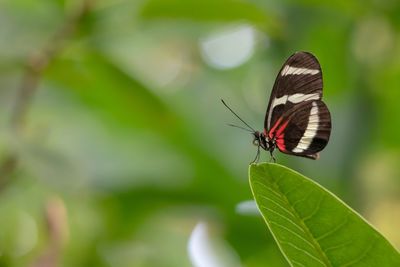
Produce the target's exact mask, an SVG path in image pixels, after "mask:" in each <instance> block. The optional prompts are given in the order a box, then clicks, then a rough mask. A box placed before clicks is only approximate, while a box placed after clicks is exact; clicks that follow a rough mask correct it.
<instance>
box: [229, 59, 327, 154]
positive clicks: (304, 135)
mask: <svg viewBox="0 0 400 267" xmlns="http://www.w3.org/2000/svg"><path fill="white" fill-rule="evenodd" d="M321 99H322V71H321V66H320V65H319V63H318V60H317V58H316V57H315V56H314V55H312V54H311V53H308V52H297V53H295V54H293V55H292V56H290V57H289V58H288V60H286V62H285V63H284V64H283V66H282V68H281V70H280V71H279V73H278V75H277V77H276V80H275V84H274V87H273V89H272V93H271V97H270V99H269V103H268V108H267V113H266V115H265V121H264V131H263V132H259V131H255V130H254V129H253V128H252V127H250V126H249V125H248V124H247V123H246V122H244V121H243V120H242V119H241V118H240V117H239V116H238V115H237V114H236V113H235V112H233V111H232V109H231V108H229V107H228V106H227V105H226V103H225V102H224V101H223V100H222V102H223V104H224V105H225V106H226V107H227V108H228V109H229V110H230V111H232V113H233V114H235V116H237V117H238V118H239V119H240V120H241V121H242V122H243V123H244V124H245V125H246V126H247V127H249V128H250V130H251V132H252V134H253V136H254V140H253V144H255V145H256V146H257V148H258V149H257V155H256V158H255V159H254V161H257V160H258V159H259V157H260V147H261V148H262V149H264V150H266V151H269V152H270V154H271V157H272V159H274V160H275V158H274V157H273V154H272V152H273V151H274V150H275V148H278V149H279V150H280V151H281V152H283V153H286V154H290V155H295V156H301V157H306V158H310V159H318V157H319V153H318V152H319V151H321V150H322V149H324V147H325V146H326V145H327V143H328V141H329V136H330V133H331V115H330V113H329V110H328V108H327V106H326V105H325V103H324V102H322V100H321ZM231 126H234V127H238V126H235V125H231ZM239 128H241V127H239ZM254 161H253V162H254Z"/></svg>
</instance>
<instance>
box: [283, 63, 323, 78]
mask: <svg viewBox="0 0 400 267" xmlns="http://www.w3.org/2000/svg"><path fill="white" fill-rule="evenodd" d="M317 73H319V70H316V69H307V68H297V67H292V66H289V65H286V66H285V67H284V68H283V70H282V71H281V75H282V76H286V75H301V74H311V75H315V74H317Z"/></svg>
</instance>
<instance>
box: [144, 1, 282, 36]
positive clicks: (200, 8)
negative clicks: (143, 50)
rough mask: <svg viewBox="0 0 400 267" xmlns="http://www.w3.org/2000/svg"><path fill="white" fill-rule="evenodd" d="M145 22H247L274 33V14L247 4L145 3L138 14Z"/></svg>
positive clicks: (221, 2) (228, 2)
mask: <svg viewBox="0 0 400 267" xmlns="http://www.w3.org/2000/svg"><path fill="white" fill-rule="evenodd" d="M140 15H141V17H142V18H145V19H190V20H194V21H203V22H204V21H226V22H234V21H243V20H245V21H247V22H249V23H252V24H255V25H257V26H259V27H260V28H261V29H264V30H269V31H272V32H275V30H276V28H277V27H278V26H279V23H277V22H278V21H277V18H276V16H275V15H273V14H270V13H269V12H267V11H266V10H264V9H261V8H260V7H259V6H256V5H254V4H252V3H249V2H243V1H234V0H217V1H213V0H205V1H185V0H168V1H165V0H149V1H147V2H146V4H145V5H144V6H143V8H142V10H141V13H140Z"/></svg>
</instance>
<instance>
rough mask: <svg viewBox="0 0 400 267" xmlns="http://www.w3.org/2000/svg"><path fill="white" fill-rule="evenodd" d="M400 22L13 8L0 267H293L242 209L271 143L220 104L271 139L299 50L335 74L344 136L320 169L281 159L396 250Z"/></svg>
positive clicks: (3, 17) (320, 4)
mask: <svg viewBox="0 0 400 267" xmlns="http://www.w3.org/2000/svg"><path fill="white" fill-rule="evenodd" d="M84 4H86V5H87V6H86V8H84V9H82V5H84ZM399 14H400V3H399V2H398V1H395V0H383V1H377V0H369V1H361V0H360V1H344V0H340V1H313V0H304V1H290V0H285V1H277V0H275V1H272V0H271V1H261V0H252V1H232V0H205V1H184V0H147V1H146V0H136V1H128V0H103V1H61V0H57V1H55V0H41V1H33V0H16V1H11V0H9V1H1V2H0V25H1V27H0V123H1V124H0V126H1V128H0V130H1V131H0V214H1V215H0V229H1V230H0V266H44V265H43V264H44V263H49V264H50V265H49V266H55V264H56V263H59V264H60V266H74V267H79V266H122V267H124V266H143V267H145V266H146V267H147V266H171V267H174V266H192V264H193V262H195V264H197V266H201V265H198V264H199V263H198V262H197V261H196V260H195V256H194V254H193V250H194V251H197V253H200V254H199V255H202V256H201V258H203V259H206V258H207V257H209V258H210V260H214V261H219V262H220V265H219V266H249V267H256V266H278V267H279V266H288V264H287V263H286V262H285V260H284V258H283V256H282V255H281V254H280V252H279V250H278V248H277V246H276V244H275V243H274V240H273V238H272V236H271V235H270V234H269V233H268V231H267V229H266V227H265V224H264V222H263V220H262V218H261V217H260V216H257V215H256V214H255V212H254V210H253V209H252V208H251V206H250V208H246V206H245V207H244V208H243V203H242V202H243V201H247V200H250V199H251V198H252V196H251V192H250V188H249V185H248V178H247V170H248V163H249V162H250V161H251V160H252V159H253V158H254V156H255V153H256V148H255V147H254V146H252V144H251V140H252V138H251V136H250V135H249V134H247V133H246V132H244V131H241V130H237V129H234V128H231V127H228V126H226V124H227V123H237V120H236V119H235V118H234V117H233V116H232V114H230V113H229V111H228V110H226V108H224V107H223V105H222V104H221V102H220V98H223V99H225V100H226V101H227V102H228V104H230V105H231V106H232V108H233V109H234V110H235V111H236V112H238V113H239V114H240V115H241V116H242V117H243V118H244V119H245V120H246V121H247V122H248V123H249V124H250V125H252V126H253V127H254V128H257V129H262V127H263V121H264V115H265V109H266V105H267V101H268V97H269V93H270V90H271V88H272V85H273V82H274V79H275V76H276V74H277V72H278V71H279V69H280V67H281V65H282V64H283V62H284V61H285V60H286V58H287V57H288V56H290V55H291V54H292V53H294V52H295V51H310V52H312V53H313V54H315V55H316V56H317V57H318V59H319V61H320V63H321V66H322V70H323V74H324V101H325V102H326V103H327V105H328V107H329V109H330V111H331V115H332V124H333V127H332V134H331V140H330V142H329V144H328V146H327V147H326V148H325V149H324V151H323V152H322V153H321V158H320V160H318V161H312V160H308V159H303V158H295V157H290V156H286V155H282V154H280V153H279V152H277V153H276V157H277V160H278V162H279V163H281V164H284V165H287V166H289V167H290V168H293V169H295V170H297V171H299V172H301V173H303V174H304V175H306V176H309V177H311V178H313V179H314V180H315V181H317V182H318V183H320V184H321V185H323V186H324V187H326V188H328V189H329V190H331V191H332V192H334V193H335V194H336V195H338V196H339V197H340V198H341V199H343V200H344V201H345V202H346V203H348V204H349V205H350V206H351V207H353V208H354V209H355V210H357V211H358V212H360V213H361V214H362V215H363V216H364V217H366V218H367V219H368V220H369V221H370V222H371V223H372V224H373V225H374V226H375V227H376V228H377V229H378V230H379V231H380V232H382V234H383V235H384V236H385V237H386V238H388V240H390V241H391V243H392V244H394V245H395V246H397V247H398V248H399V247H400V232H399V231H398V222H399V220H400V192H399V191H400V179H399V178H400V168H399V166H398V165H399V162H400V150H399V148H400V105H399V104H398V101H399V99H400V16H399ZM262 160H263V161H267V160H269V156H268V155H267V153H263V156H262ZM239 203H242V205H239V206H238V204H239ZM203 230H204V231H203ZM196 233H197V234H199V233H200V235H195V234H196ZM196 236H197V237H198V236H200V239H201V240H202V241H204V242H206V244H207V246H206V248H208V252H207V251H205V250H204V247H199V246H196V244H198V243H196V242H194V241H193V240H196V239H195V237H196ZM191 241H193V242H191ZM191 244H195V246H194V248H193V247H191ZM204 253H205V254H204ZM203 264H204V262H203ZM203 266H207V265H203ZM208 266H211V265H210V264H209V265H208Z"/></svg>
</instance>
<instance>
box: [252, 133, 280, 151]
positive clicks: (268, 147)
mask: <svg viewBox="0 0 400 267" xmlns="http://www.w3.org/2000/svg"><path fill="white" fill-rule="evenodd" d="M253 136H254V139H253V144H254V145H255V146H259V147H261V148H262V149H264V150H265V151H271V152H272V151H274V149H275V147H276V144H275V140H271V139H269V138H268V136H267V135H266V134H265V133H263V132H259V131H255V132H254V133H253Z"/></svg>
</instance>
